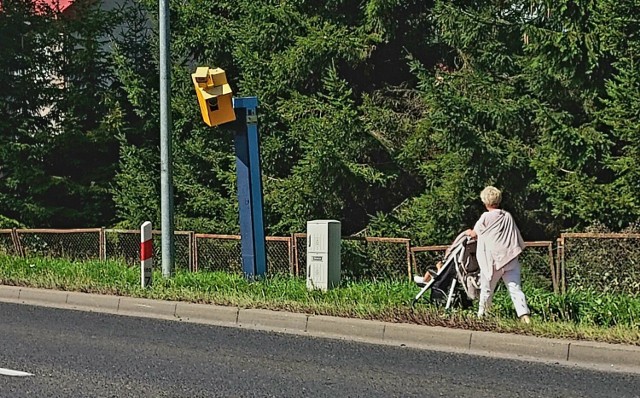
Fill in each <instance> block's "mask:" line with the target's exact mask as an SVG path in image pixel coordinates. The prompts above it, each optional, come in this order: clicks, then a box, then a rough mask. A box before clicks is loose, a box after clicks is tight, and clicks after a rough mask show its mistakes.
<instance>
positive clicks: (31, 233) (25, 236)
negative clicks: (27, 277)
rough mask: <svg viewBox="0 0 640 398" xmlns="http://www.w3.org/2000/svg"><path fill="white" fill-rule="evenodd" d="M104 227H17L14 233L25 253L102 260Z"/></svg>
mask: <svg viewBox="0 0 640 398" xmlns="http://www.w3.org/2000/svg"><path fill="white" fill-rule="evenodd" d="M101 234H102V230H101V229H100V228H87V229H17V230H14V236H15V239H14V241H16V243H17V245H18V246H17V247H18V250H17V252H18V253H20V254H21V255H22V256H25V257H48V258H64V259H68V260H73V261H75V260H99V259H101V258H102V244H101V236H102V235H101Z"/></svg>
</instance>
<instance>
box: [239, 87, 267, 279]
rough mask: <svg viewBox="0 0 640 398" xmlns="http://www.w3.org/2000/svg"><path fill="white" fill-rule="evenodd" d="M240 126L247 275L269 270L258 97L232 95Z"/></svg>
mask: <svg viewBox="0 0 640 398" xmlns="http://www.w3.org/2000/svg"><path fill="white" fill-rule="evenodd" d="M233 107H234V109H236V116H237V117H238V121H239V127H238V129H237V131H236V136H235V148H236V173H237V181H238V204H239V210H240V235H241V236H242V238H241V239H242V240H241V245H242V269H243V271H244V273H245V275H246V276H247V278H249V279H252V278H253V277H255V276H264V275H265V274H266V272H267V261H266V250H265V235H264V221H263V211H262V208H263V198H262V172H261V168H260V141H259V137H258V114H257V108H258V99H257V98H256V97H241V98H233Z"/></svg>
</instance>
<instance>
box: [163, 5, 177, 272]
mask: <svg viewBox="0 0 640 398" xmlns="http://www.w3.org/2000/svg"><path fill="white" fill-rule="evenodd" d="M159 1H160V10H159V20H160V21H159V22H160V26H159V30H160V212H161V218H162V220H161V221H162V222H161V229H162V276H164V277H165V278H168V277H170V276H171V272H172V270H173V254H174V236H173V169H172V162H171V106H170V103H171V60H170V57H169V37H170V34H169V0H159Z"/></svg>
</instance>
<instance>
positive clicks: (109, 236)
mask: <svg viewBox="0 0 640 398" xmlns="http://www.w3.org/2000/svg"><path fill="white" fill-rule="evenodd" d="M193 235H194V234H193V232H189V231H175V232H174V235H173V236H174V238H173V239H174V250H175V253H174V259H173V261H174V266H175V269H177V270H193V269H194V265H193V263H194V260H193V239H194V238H193ZM151 239H152V241H153V258H154V263H155V265H156V266H158V267H162V233H161V231H157V230H154V231H151ZM104 252H105V256H104V258H105V259H117V260H122V261H124V262H125V263H127V264H132V265H133V264H135V265H139V264H140V230H137V229H105V230H104Z"/></svg>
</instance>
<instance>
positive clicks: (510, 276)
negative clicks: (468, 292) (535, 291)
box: [478, 257, 529, 317]
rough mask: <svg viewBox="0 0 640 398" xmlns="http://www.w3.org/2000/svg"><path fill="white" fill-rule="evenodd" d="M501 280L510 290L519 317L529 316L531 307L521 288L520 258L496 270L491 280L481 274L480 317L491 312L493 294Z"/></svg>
mask: <svg viewBox="0 0 640 398" xmlns="http://www.w3.org/2000/svg"><path fill="white" fill-rule="evenodd" d="M500 279H502V280H503V281H504V283H505V285H507V289H509V294H510V295H511V301H513V306H514V307H515V309H516V313H517V314H518V317H521V316H522V315H528V314H529V307H528V306H527V299H526V298H525V296H524V293H523V292H522V288H521V287H520V262H518V258H517V257H516V258H514V259H513V260H511V261H510V262H509V264H507V265H505V266H504V267H502V268H500V269H499V270H496V269H494V270H493V276H492V278H491V280H488V279H487V278H485V277H484V276H483V274H482V273H480V305H479V306H478V316H479V317H481V316H483V315H484V314H485V313H486V312H487V311H489V308H490V307H491V301H492V299H493V292H494V291H495V290H496V286H497V285H498V282H500Z"/></svg>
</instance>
